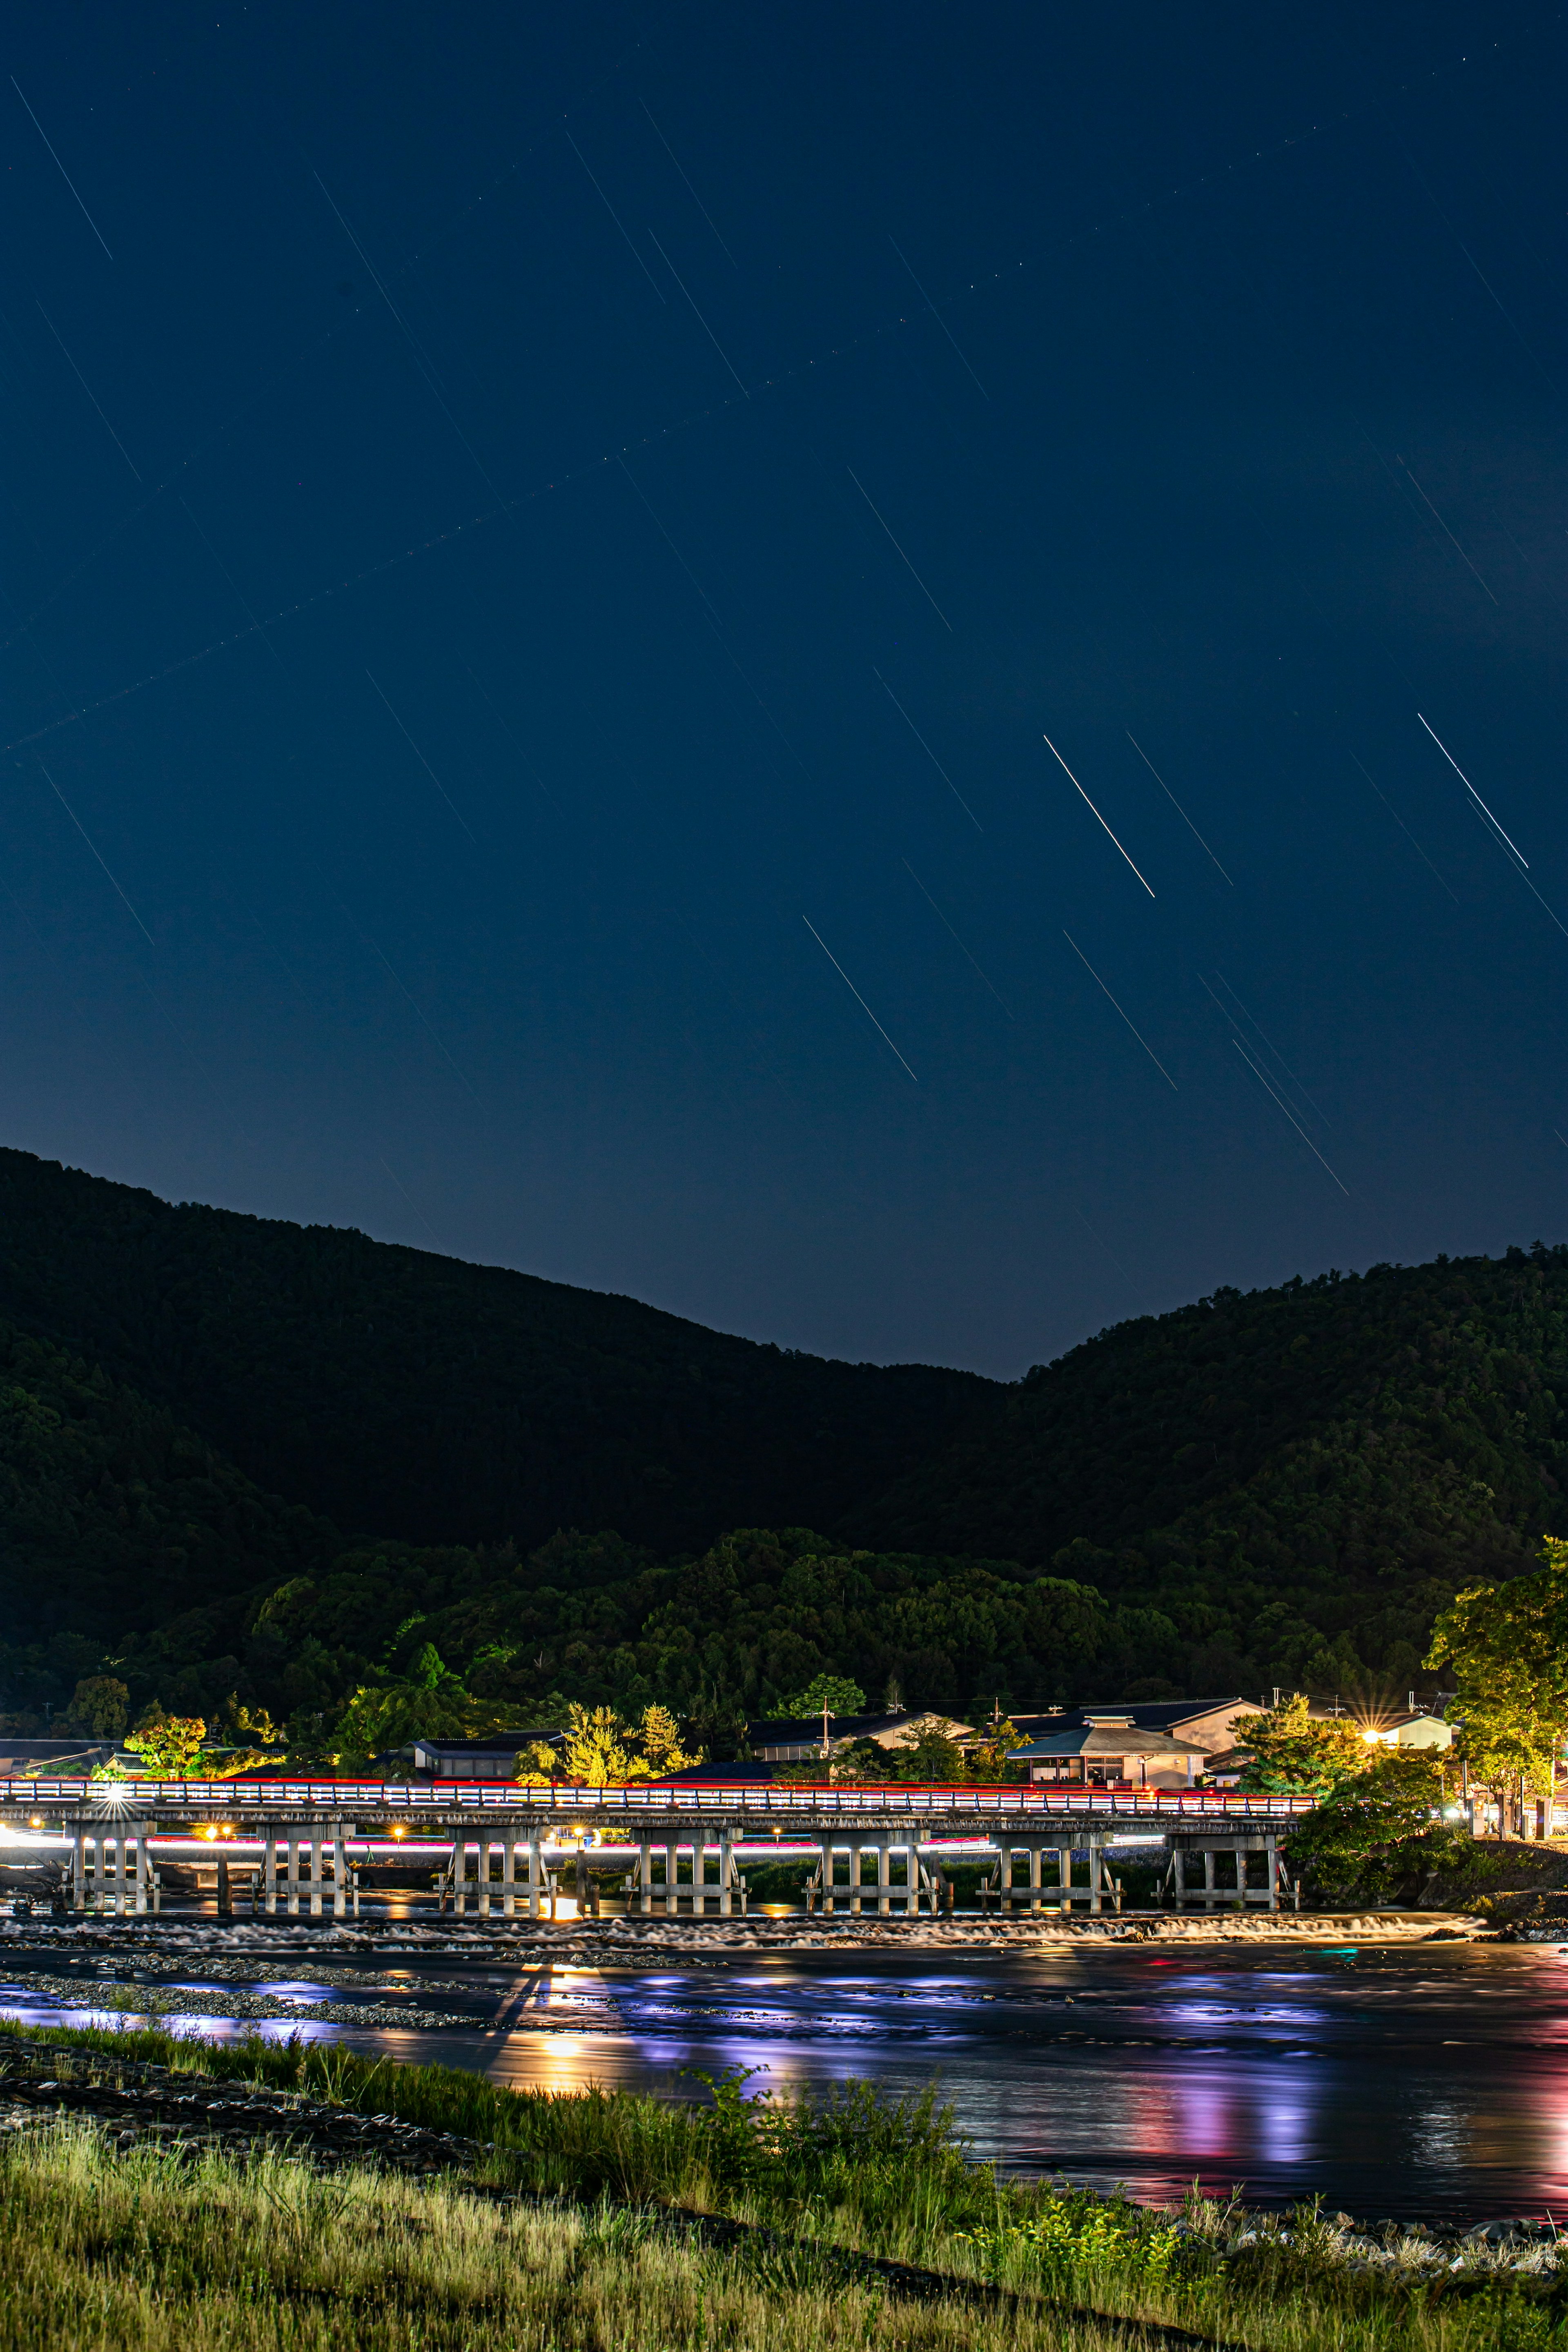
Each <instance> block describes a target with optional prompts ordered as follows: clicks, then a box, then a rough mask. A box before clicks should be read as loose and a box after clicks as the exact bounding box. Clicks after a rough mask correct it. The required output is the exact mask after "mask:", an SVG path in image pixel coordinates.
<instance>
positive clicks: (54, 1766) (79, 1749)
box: [0, 1735, 140, 1780]
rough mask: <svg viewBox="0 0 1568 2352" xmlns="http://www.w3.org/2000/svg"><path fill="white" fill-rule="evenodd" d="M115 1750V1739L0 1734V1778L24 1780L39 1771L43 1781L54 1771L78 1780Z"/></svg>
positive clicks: (106, 1761) (109, 1758) (117, 1746)
mask: <svg viewBox="0 0 1568 2352" xmlns="http://www.w3.org/2000/svg"><path fill="white" fill-rule="evenodd" d="M119 1750H120V1742H119V1741H118V1740H117V1739H81V1738H77V1739H12V1738H6V1737H5V1736H3V1735H0V1780H29V1779H33V1778H36V1777H37V1775H38V1774H40V1773H41V1774H42V1775H43V1777H44V1779H45V1780H52V1779H53V1778H54V1777H55V1776H56V1775H57V1774H58V1775H59V1776H60V1778H62V1779H64V1780H82V1779H85V1777H86V1776H87V1774H88V1773H89V1772H91V1771H93V1770H94V1769H96V1768H97V1767H98V1766H99V1765H100V1764H111V1763H112V1762H113V1761H114V1759H115V1757H116V1755H117V1754H118V1753H119ZM138 1762H140V1759H138Z"/></svg>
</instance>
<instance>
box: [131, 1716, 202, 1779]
mask: <svg viewBox="0 0 1568 2352" xmlns="http://www.w3.org/2000/svg"><path fill="white" fill-rule="evenodd" d="M206 1736H207V1727H206V1725H205V1722H204V1721H203V1719H202V1717H200V1716H199V1715H163V1714H162V1713H161V1712H160V1714H159V1717H158V1719H157V1720H156V1721H155V1722H151V1723H144V1724H143V1725H142V1728H141V1729H140V1730H139V1731H132V1733H130V1734H129V1736H128V1737H127V1738H126V1742H125V1745H126V1747H127V1748H129V1749H130V1751H131V1753H132V1756H140V1757H141V1759H142V1762H143V1764H144V1765H145V1766H146V1769H147V1776H148V1778H149V1779H151V1780H193V1779H205V1774H203V1773H201V1772H200V1771H199V1770H198V1769H197V1768H198V1766H199V1764H200V1762H201V1754H202V1743H203V1741H204V1740H205V1738H206Z"/></svg>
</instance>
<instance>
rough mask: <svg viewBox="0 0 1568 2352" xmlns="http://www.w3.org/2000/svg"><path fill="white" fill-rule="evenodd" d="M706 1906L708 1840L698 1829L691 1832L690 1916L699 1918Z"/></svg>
mask: <svg viewBox="0 0 1568 2352" xmlns="http://www.w3.org/2000/svg"><path fill="white" fill-rule="evenodd" d="M707 1908H708V1841H707V1839H706V1838H705V1837H704V1836H703V1834H702V1832H701V1831H700V1830H693V1831H692V1832H691V1916H692V1917H693V1918H694V1919H700V1918H701V1917H702V1916H703V1914H704V1913H705V1911H706V1910H707Z"/></svg>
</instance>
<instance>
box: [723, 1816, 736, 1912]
mask: <svg viewBox="0 0 1568 2352" xmlns="http://www.w3.org/2000/svg"><path fill="white" fill-rule="evenodd" d="M734 1874H735V1868H734V1859H733V1856H732V1854H731V1847H730V1832H729V1831H728V1829H722V1830H721V1831H720V1832H719V1916H720V1918H721V1919H730V1918H732V1917H733V1916H734V1901H733V1895H732V1893H731V1882H732V1880H733V1878H734Z"/></svg>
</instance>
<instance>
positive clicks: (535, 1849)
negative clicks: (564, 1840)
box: [528, 1836, 544, 1919]
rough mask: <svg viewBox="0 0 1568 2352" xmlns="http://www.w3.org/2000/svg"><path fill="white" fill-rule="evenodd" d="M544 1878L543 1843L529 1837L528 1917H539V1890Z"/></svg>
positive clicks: (538, 1838) (538, 1839) (537, 1838)
mask: <svg viewBox="0 0 1568 2352" xmlns="http://www.w3.org/2000/svg"><path fill="white" fill-rule="evenodd" d="M543 1876H544V1841H543V1839H542V1838H540V1837H537V1836H535V1837H531V1838H530V1839H529V1841H528V1916H529V1917H530V1918H531V1919H537V1918H538V1916H539V1889H540V1885H541V1882H542V1879H543Z"/></svg>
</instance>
